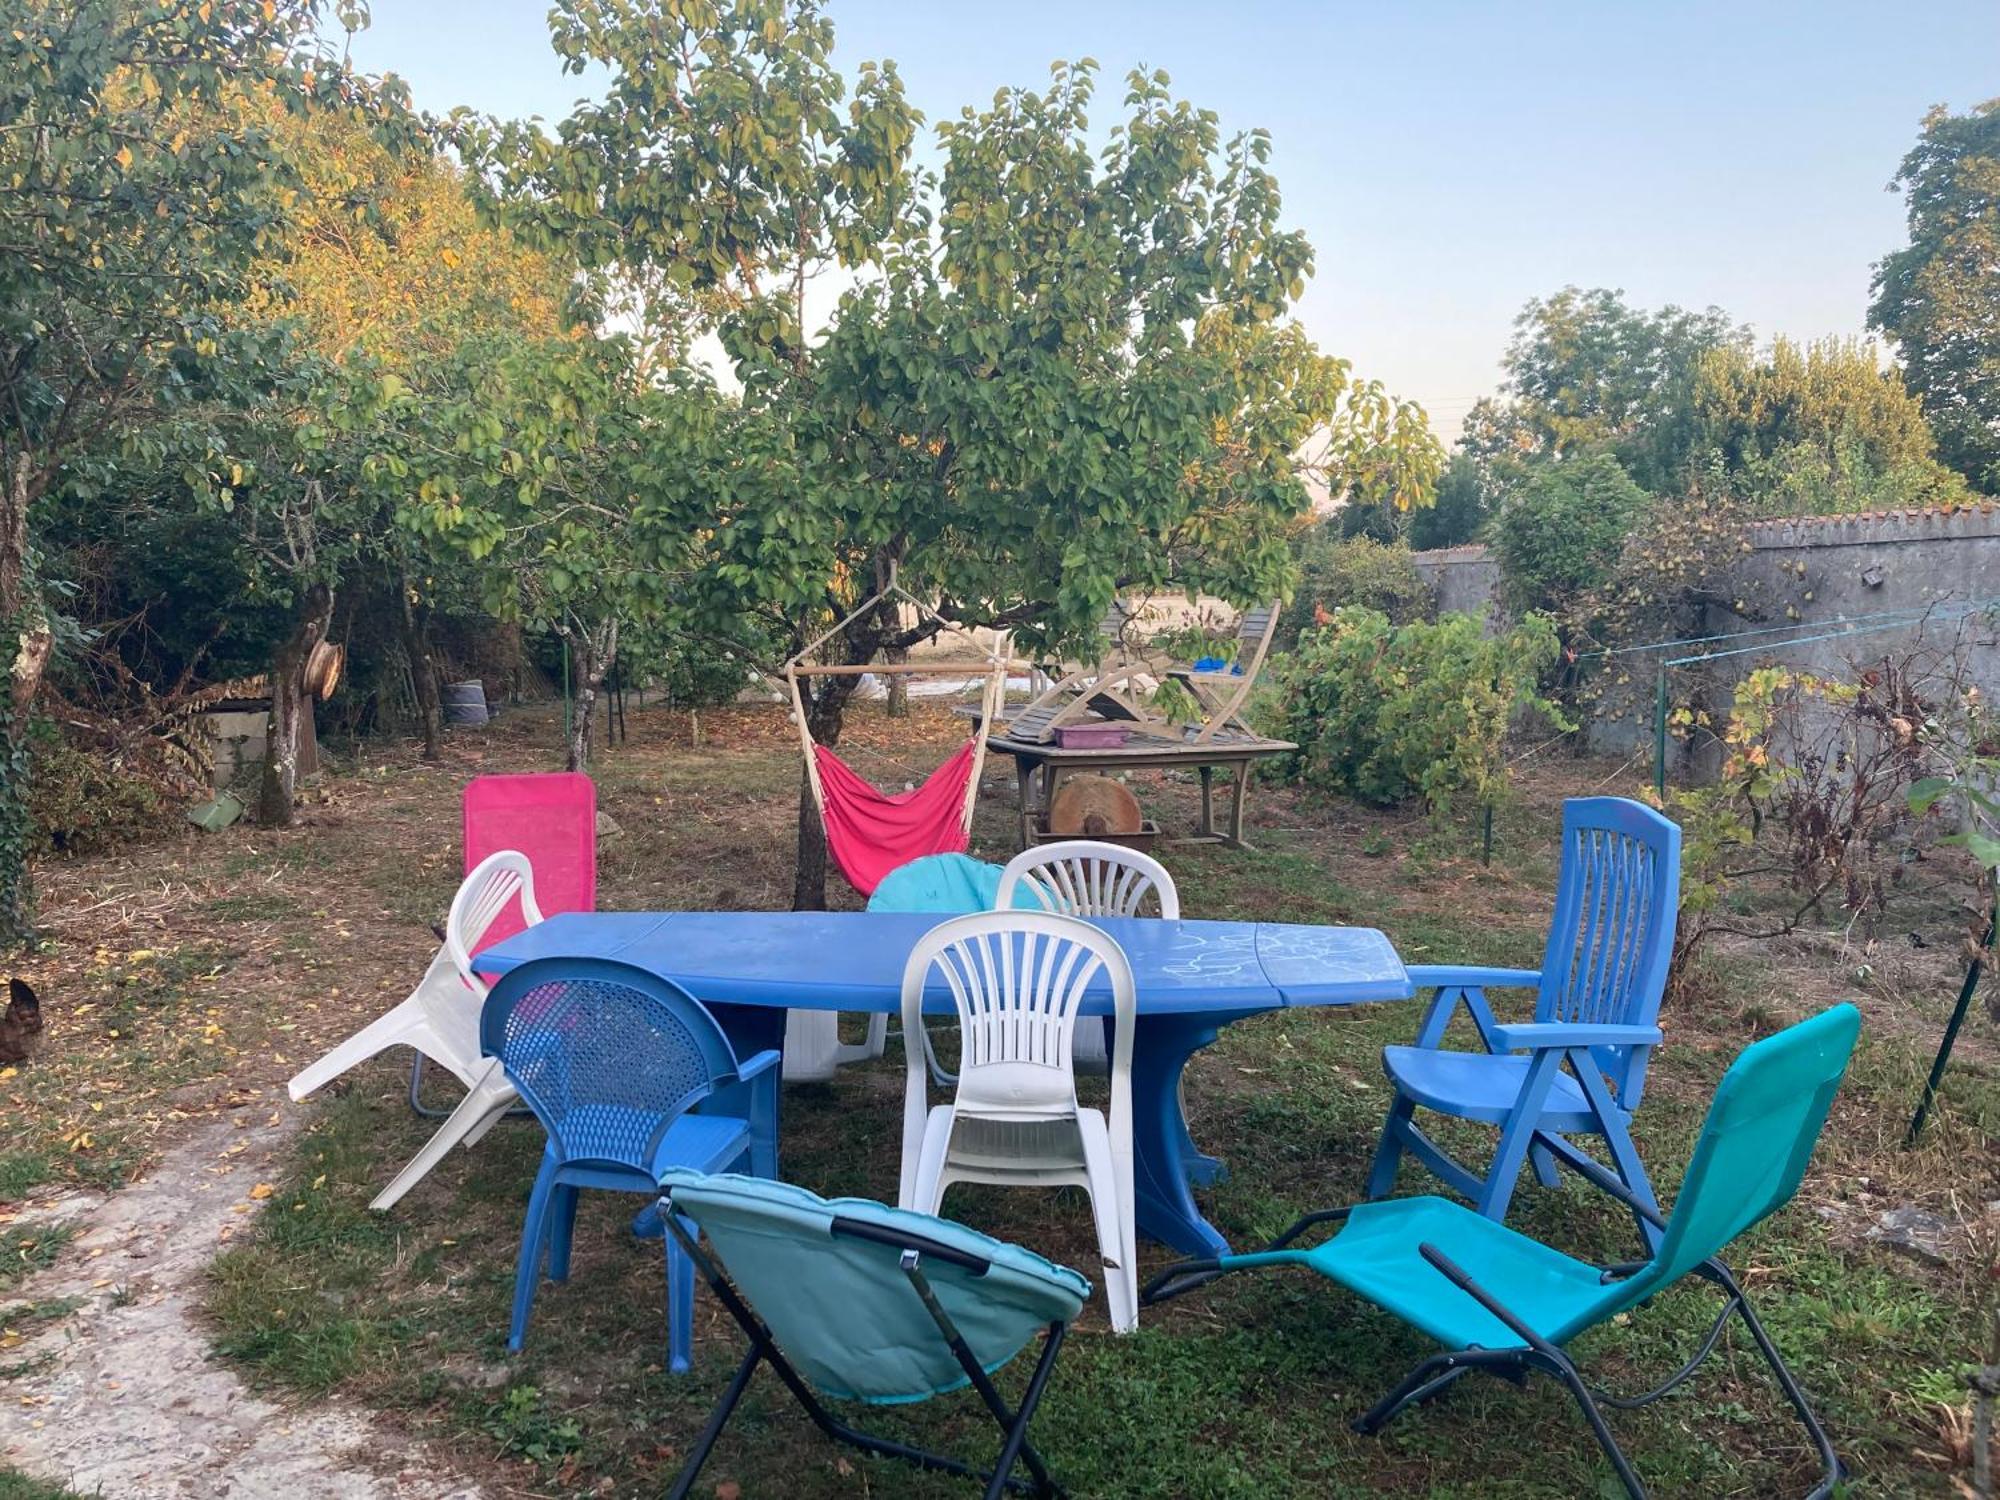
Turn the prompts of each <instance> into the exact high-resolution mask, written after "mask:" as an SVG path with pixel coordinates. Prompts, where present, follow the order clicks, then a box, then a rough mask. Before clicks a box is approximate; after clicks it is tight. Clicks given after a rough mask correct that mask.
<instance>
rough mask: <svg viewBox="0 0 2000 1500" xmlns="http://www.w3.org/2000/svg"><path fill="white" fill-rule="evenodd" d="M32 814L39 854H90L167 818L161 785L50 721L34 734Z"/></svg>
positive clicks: (147, 830) (39, 725)
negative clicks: (88, 746)
mask: <svg viewBox="0 0 2000 1500" xmlns="http://www.w3.org/2000/svg"><path fill="white" fill-rule="evenodd" d="M34 757H35V775H34V779H33V781H32V782H31V783H30V787H31V790H30V792H29V799H28V800H29V813H30V815H31V816H32V817H33V819H34V845H33V847H34V848H35V850H36V851H37V852H41V853H48V852H54V853H59V854H88V853H91V852H93V851H95V850H99V849H109V848H113V847H115V846H117V845H119V844H124V843H130V842H131V841H133V840H134V839H137V838H140V837H142V836H143V835H145V834H148V833H152V832H154V831H155V830H157V829H158V828H159V827H160V826H161V825H162V824H163V823H164V822H165V820H166V817H167V811H168V809H167V800H166V798H165V796H164V795H163V794H162V793H161V791H160V789H159V788H157V787H156V786H154V785H153V784H152V783H150V782H148V781H145V780H143V779H141V778H139V777H137V776H134V775H132V774H130V773H129V772H127V771H125V770H123V769H121V768H120V767H119V766H117V765H115V764H113V763H112V761H111V760H109V759H108V758H106V757H105V756H103V755H97V754H92V753H91V752H90V751H89V750H86V749H84V748H83V747H81V746H78V745H75V744H72V743H71V742H70V741H69V740H68V739H67V738H65V737H64V736H63V735H62V734H61V733H60V732H59V731H57V730H56V728H55V727H54V726H53V725H51V724H49V722H48V721H47V720H41V721H39V722H38V723H37V724H36V726H35V735H34Z"/></svg>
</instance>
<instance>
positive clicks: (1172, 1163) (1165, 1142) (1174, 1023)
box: [1132, 1015, 1229, 1256]
mask: <svg viewBox="0 0 2000 1500" xmlns="http://www.w3.org/2000/svg"><path fill="white" fill-rule="evenodd" d="M1220 1026H1221V1023H1220V1022H1218V1021H1216V1020H1215V1019H1214V1018H1213V1017H1209V1016H1201V1015H1190V1016H1171V1015H1151V1016H1146V1017H1144V1018H1143V1019H1142V1020H1141V1022H1140V1024H1139V1026H1138V1027H1137V1028H1136V1029H1135V1031H1134V1033H1133V1037H1132V1171H1133V1183H1132V1188H1133V1193H1132V1196H1133V1202H1134V1205H1135V1208H1136V1210H1137V1217H1138V1221H1139V1229H1140V1232H1141V1233H1143V1234H1145V1235H1146V1236H1147V1238H1149V1239H1153V1240H1157V1241H1158V1242H1159V1243H1161V1244H1163V1245H1166V1246H1168V1247H1170V1248H1171V1249H1174V1250H1178V1251H1180V1252H1181V1253H1182V1254H1183V1255H1197V1256H1199V1255H1220V1254H1222V1253H1224V1252H1225V1251H1227V1250H1228V1249H1229V1242H1228V1241H1227V1240H1225V1239H1223V1237H1222V1236H1221V1234H1220V1233H1218V1232H1217V1230H1216V1228H1215V1226H1214V1225H1212V1224H1210V1223H1209V1222H1208V1220H1206V1219H1205V1218H1203V1217H1202V1214H1201V1209H1200V1208H1199V1207H1197V1206H1196V1204H1195V1201H1194V1196H1193V1194H1192V1193H1190V1192H1189V1191H1188V1179H1189V1176H1190V1173H1191V1172H1196V1171H1199V1172H1201V1173H1202V1180H1204V1181H1214V1180H1215V1176H1214V1173H1212V1172H1209V1171H1208V1170H1206V1169H1204V1168H1203V1167H1201V1165H1200V1163H1202V1162H1205V1161H1207V1158H1203V1157H1201V1156H1200V1155H1199V1153H1196V1152H1195V1150H1194V1146H1193V1143H1192V1142H1191V1141H1190V1140H1189V1138H1188V1132H1187V1122H1186V1120H1184V1119H1183V1118H1182V1117H1181V1104H1180V1083H1181V1069H1182V1068H1184V1067H1185V1066H1186V1065H1187V1060H1188V1058H1189V1057H1191V1056H1193V1055H1194V1053H1196V1052H1198V1051H1199V1050H1200V1049H1201V1048H1203V1047H1206V1046H1207V1045H1208V1044H1209V1043H1210V1042H1212V1041H1214V1040H1215V1037H1216V1033H1217V1031H1218V1030H1220ZM1219 1170H1220V1163H1217V1164H1216V1165H1215V1171H1216V1172H1219Z"/></svg>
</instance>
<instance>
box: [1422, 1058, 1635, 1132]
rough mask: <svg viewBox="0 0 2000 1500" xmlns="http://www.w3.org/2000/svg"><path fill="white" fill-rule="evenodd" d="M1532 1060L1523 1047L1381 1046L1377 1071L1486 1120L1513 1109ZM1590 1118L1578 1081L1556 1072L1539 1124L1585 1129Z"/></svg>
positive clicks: (1462, 1114) (1433, 1105) (1431, 1104)
mask: <svg viewBox="0 0 2000 1500" xmlns="http://www.w3.org/2000/svg"><path fill="white" fill-rule="evenodd" d="M1534 1061H1535V1060H1534V1058H1533V1057H1531V1056H1529V1055H1528V1054H1527V1053H1525V1052H1523V1053H1514V1054H1509V1055H1506V1056H1501V1057H1494V1056H1490V1055H1488V1054H1486V1053H1483V1052H1445V1051H1437V1050H1433V1049H1431V1048H1429V1047H1384V1048H1383V1049H1382V1068H1383V1071H1384V1072H1386V1073H1387V1074H1388V1075H1389V1080H1390V1082H1392V1083H1394V1084H1395V1085H1396V1087H1397V1088H1398V1089H1400V1090H1401V1091H1402V1092H1403V1093H1405V1094H1407V1095H1409V1096H1410V1098H1412V1099H1414V1100H1416V1101H1417V1103H1419V1104H1421V1105H1423V1106H1425V1107H1426V1108H1428V1109H1435V1110H1439V1111H1441V1112H1442V1113H1444V1114H1448V1115H1456V1116H1457V1117H1458V1118H1460V1119H1462V1120H1478V1121H1481V1122H1483V1123H1485V1124H1488V1125H1501V1124H1505V1123H1506V1121H1507V1118H1508V1117H1509V1116H1510V1115H1512V1114H1513V1113H1514V1109H1515V1106H1516V1105H1517V1104H1518V1103H1519V1101H1520V1098H1521V1086H1522V1085H1523V1084H1525V1083H1526V1082H1527V1081H1528V1069H1529V1068H1531V1067H1532V1066H1534ZM1596 1120H1597V1116H1596V1113H1595V1112H1594V1111H1593V1110H1592V1109H1591V1107H1590V1101H1589V1100H1588V1099H1586V1098H1585V1097H1584V1094H1583V1086H1582V1085H1581V1084H1579V1083H1578V1082H1577V1081H1576V1079H1575V1078H1573V1077H1571V1076H1570V1075H1569V1074H1568V1073H1562V1072H1558V1073H1557V1074H1556V1075H1555V1079H1554V1081H1553V1082H1552V1083H1551V1085H1550V1087H1549V1098H1548V1103H1547V1104H1546V1105H1544V1106H1543V1108H1542V1112H1541V1116H1540V1124H1541V1126H1542V1128H1543V1129H1545V1130H1589V1129H1590V1128H1592V1126H1593V1125H1595V1123H1596Z"/></svg>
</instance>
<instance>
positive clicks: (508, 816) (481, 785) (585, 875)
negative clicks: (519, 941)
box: [461, 771, 597, 952]
mask: <svg viewBox="0 0 2000 1500" xmlns="http://www.w3.org/2000/svg"><path fill="white" fill-rule="evenodd" d="M461 817H462V822H463V828H464V836H465V869H466V872H467V873H468V874H469V873H471V872H472V871H473V870H474V869H476V868H477V867H478V866H479V863H480V862H481V861H482V860H484V859H485V858H486V856H487V855H489V854H492V853H495V852H496V851H498V850H501V849H518V850H519V851H520V852H521V853H523V854H525V855H527V856H528V863H529V864H531V865H532V866H534V870H535V895H536V898H537V900H538V901H539V902H540V903H541V909H542V912H543V914H544V915H545V916H551V917H552V916H554V915H555V914H556V913H557V912H564V911H595V910H596V909H597V787H596V785H595V784H594V783H593V782H592V781H591V779H590V778H589V777H588V776H585V775H582V774H581V773H579V772H574V771H552V772H549V773H546V774H538V775H526V776H476V777H474V778H473V779H472V780H471V781H469V782H467V783H466V785H465V797H464V801H463V804H462V807H461ZM520 930H521V929H520V928H519V927H518V926H516V925H514V917H513V914H512V913H511V912H508V913H503V914H502V916H501V918H500V920H499V921H497V922H495V923H494V925H493V926H492V927H491V928H489V929H488V931H487V933H486V935H485V937H484V938H483V939H482V940H481V943H480V947H491V946H492V945H493V944H495V943H498V942H503V941H505V940H506V939H507V938H510V937H512V936H513V935H514V934H515V933H517V932H519V931H520ZM473 951H474V952H477V951H478V949H476V948H475V949H474V950H473Z"/></svg>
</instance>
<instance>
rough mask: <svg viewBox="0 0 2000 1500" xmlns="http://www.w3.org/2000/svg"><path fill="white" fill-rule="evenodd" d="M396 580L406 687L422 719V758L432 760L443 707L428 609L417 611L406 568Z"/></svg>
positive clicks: (439, 737)
mask: <svg viewBox="0 0 2000 1500" xmlns="http://www.w3.org/2000/svg"><path fill="white" fill-rule="evenodd" d="M397 583H398V587H399V588H400V590H401V592H402V595H403V609H402V613H401V615H400V616H399V619H398V626H397V631H398V634H400V635H401V636H402V638H403V656H404V658H405V659H406V660H407V661H408V662H409V666H410V688H411V691H413V692H414V693H415V694H416V696H417V717H418V718H419V719H420V720H421V721H422V723H423V734H424V759H425V760H436V759H437V758H438V756H439V754H440V753H441V750H442V745H443V740H444V707H443V705H442V704H441V703H440V701H439V698H438V674H437V666H436V664H435V663H434V662H433V661H432V660H431V642H430V626H431V612H430V610H429V609H428V608H425V609H423V610H421V611H420V610H419V609H418V608H417V606H416V604H415V603H414V602H413V601H412V600H411V598H410V594H411V589H410V570H409V569H408V568H403V569H402V570H401V571H400V572H399V574H398V577H397Z"/></svg>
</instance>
